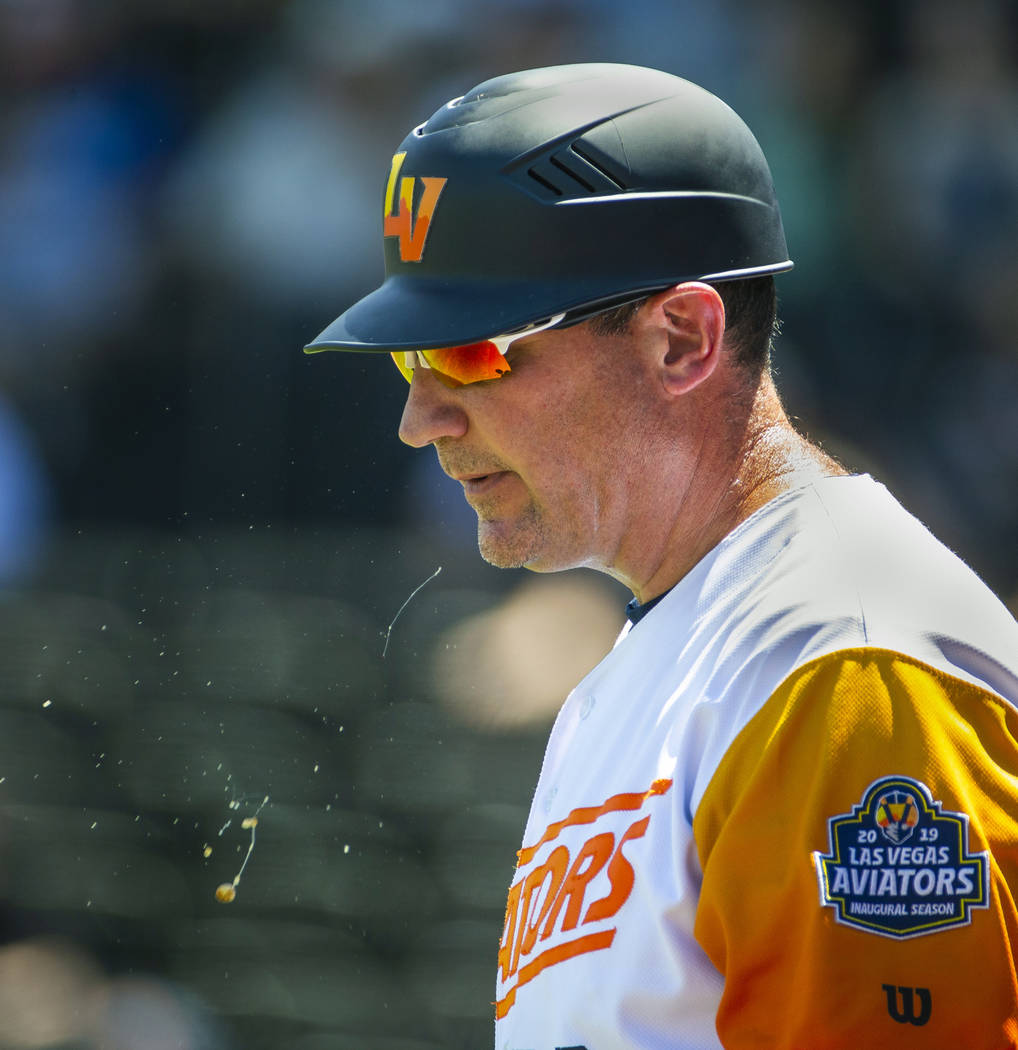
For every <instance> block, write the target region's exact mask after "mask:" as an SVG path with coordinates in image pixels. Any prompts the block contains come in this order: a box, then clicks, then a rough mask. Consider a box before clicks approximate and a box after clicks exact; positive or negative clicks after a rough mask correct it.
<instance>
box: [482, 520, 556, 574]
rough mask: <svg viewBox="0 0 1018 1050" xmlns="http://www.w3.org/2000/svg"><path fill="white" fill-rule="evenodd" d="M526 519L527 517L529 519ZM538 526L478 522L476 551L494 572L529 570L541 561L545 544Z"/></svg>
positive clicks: (507, 522) (499, 521)
mask: <svg viewBox="0 0 1018 1050" xmlns="http://www.w3.org/2000/svg"><path fill="white" fill-rule="evenodd" d="M528 518H529V516H528ZM537 525H538V522H536V521H534V520H528V521H527V522H526V523H521V522H519V521H507V520H505V519H500V520H497V521H485V520H483V519H480V518H479V519H478V521H477V549H478V550H479V551H480V554H481V557H482V558H483V559H484V560H485V561H486V562H487V563H488V564H489V565H494V566H495V568H496V569H530V568H534V563H535V562H537V561H540V559H541V551H542V549H543V547H544V544H543V543H541V542H540V540H541V530H540V529H539V528H538V527H537Z"/></svg>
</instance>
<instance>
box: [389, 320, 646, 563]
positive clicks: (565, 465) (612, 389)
mask: <svg viewBox="0 0 1018 1050" xmlns="http://www.w3.org/2000/svg"><path fill="white" fill-rule="evenodd" d="M627 351H630V352H627ZM507 358H508V360H509V363H510V365H511V368H512V371H511V372H510V373H509V374H508V375H506V376H503V377H502V378H500V379H494V380H490V381H488V382H481V383H471V384H468V385H466V386H463V387H459V388H457V389H454V390H452V389H449V388H447V387H446V386H443V385H442V384H441V383H440V382H439V380H437V379H436V378H435V377H434V375H432V374H431V373H430V372H429V371H428V370H426V369H416V370H415V372H414V378H413V383H412V384H411V389H410V394H409V396H408V398H407V403H406V408H405V410H404V412H403V419H402V422H401V424H400V430H399V434H400V438H401V440H403V441H404V442H405V443H406V444H408V445H412V446H414V447H416V448H421V447H423V446H425V445H428V444H432V445H434V446H435V450H436V451H437V453H438V459H439V462H440V464H441V466H442V469H443V470H444V471H445V472H446V473H447V474H449V475H450V476H451V477H453V478H455V479H456V480H457V481H459V482H460V483H461V484H462V485H463V492H464V496H465V497H466V500H467V502H468V503H469V504H470V505H471V507H473V509H474V511H475V512H476V513H477V535H478V546H479V547H480V552H481V556H482V557H483V558H484V559H485V560H486V561H489V562H490V563H491V564H493V565H497V566H499V567H501V568H517V567H521V566H526V567H528V568H531V569H534V570H537V571H544V572H550V571H554V570H558V569H564V568H571V567H574V566H577V565H591V566H595V567H602V568H604V567H607V566H610V565H611V564H612V563H613V561H614V558H615V556H616V555H617V553H618V547H619V544H620V543H621V541H622V538H623V534H622V525H623V519H624V511H625V509H626V494H627V489H628V487H629V486H628V485H627V478H629V477H630V476H631V475H632V473H633V470H634V466H635V464H634V463H633V462H632V460H633V457H632V455H631V454H628V453H627V454H625V455H624V454H623V452H622V449H623V448H630V449H631V444H629V445H627V442H628V441H629V439H630V438H631V437H632V435H633V432H634V428H635V429H638V428H639V426H640V421H639V419H638V418H636V413H637V405H636V391H637V389H638V386H639V376H638V362H637V360H636V359H635V357H634V356H633V354H632V353H631V348H630V347H629V345H628V340H627V337H626V336H612V337H608V336H599V335H595V334H594V333H592V332H591V330H590V326H589V324H583V325H578V326H576V327H574V328H569V329H565V330H562V331H554V330H552V331H548V332H541V333H539V334H537V335H534V336H531V337H530V338H527V339H522V340H520V341H519V342H517V343H514V344H513V346H512V347H511V349H510V350H509V352H508V354H507Z"/></svg>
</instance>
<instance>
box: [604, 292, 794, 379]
mask: <svg viewBox="0 0 1018 1050" xmlns="http://www.w3.org/2000/svg"><path fill="white" fill-rule="evenodd" d="M711 287H712V288H715V289H716V290H717V293H718V295H720V296H721V301H722V302H723V303H724V304H725V335H726V338H727V342H728V345H729V346H730V347H731V349H732V354H733V357H734V360H735V363H736V364H738V365H739V366H740V367H742V368H745V369H746V370H747V372H750V373H752V374H753V375H754V377H759V376H760V375H761V374H762V373H763V372H764V371H766V370H767V369H769V368H770V362H771V349H772V346H773V341H774V337H775V336H776V335H777V333H778V330H779V328H780V322H779V321H778V300H777V293H776V290H775V288H774V278H773V277H772V276H771V275H770V274H766V275H765V276H763V277H747V278H743V279H742V280H736V281H718V283H717V284H712V285H711ZM648 298H649V296H645V297H644V298H642V299H638V300H636V301H635V302H632V303H624V304H623V305H622V306H616V307H615V308H614V309H613V310H608V311H606V312H605V313H603V314H598V315H597V316H596V317H594V318H593V319H592V320H591V327H592V328H593V329H594V331H595V332H596V333H597V334H598V335H621V334H622V333H623V332H626V331H628V329H629V322H630V321H631V320H632V318H633V315H634V314H635V313H636V311H637V310H639V309H640V307H641V306H642V305H643V304H644V303H645V302H646V301H647V299H648Z"/></svg>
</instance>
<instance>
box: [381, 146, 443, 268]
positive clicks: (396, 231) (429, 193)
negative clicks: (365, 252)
mask: <svg viewBox="0 0 1018 1050" xmlns="http://www.w3.org/2000/svg"><path fill="white" fill-rule="evenodd" d="M405 159H406V153H397V154H396V155H395V156H394V157H393V158H392V170H391V171H390V172H389V182H388V184H387V186H386V187H385V212H384V214H383V218H382V236H383V237H398V238H399V257H400V259H402V260H403V262H420V261H421V257H422V256H423V255H424V242H425V241H426V240H427V239H428V230H429V229H430V228H431V219H432V216H433V215H434V214H435V206H436V205H437V204H438V198H439V196H441V193H442V190H443V189H444V188H445V184H446V181H447V180H446V179H437V178H426V177H422V178H421V182H422V183H423V185H424V190H423V192H422V193H421V200H420V204H419V205H418V207H417V218H416V219H414V214H413V210H414V187H415V184H416V182H417V180H416V179H415V178H413V177H408V176H404V177H403V178H402V179H399V170H400V168H401V167H402V166H403V161H404V160H405ZM397 179H399V207H398V209H397V211H396V212H395V214H393V210H392V204H393V197H394V196H395V195H396V180H397Z"/></svg>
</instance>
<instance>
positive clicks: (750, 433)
mask: <svg viewBox="0 0 1018 1050" xmlns="http://www.w3.org/2000/svg"><path fill="white" fill-rule="evenodd" d="M732 429H733V430H734V431H735V432H734V433H729V434H728V435H727V438H728V441H727V443H725V442H723V441H721V440H719V439H720V435H717V434H714V435H712V437H713V438H714V440H713V443H712V444H711V445H710V446H708V445H707V443H706V442H705V443H704V446H703V449H702V450H701V452H700V454H699V456H698V457H697V460H696V462H695V463H694V464H693V468H692V470H691V471H690V472H689V473H688V478H687V481H686V484H685V490H684V492H682V494H681V498H680V501H679V503H678V506H677V507H676V508H675V513H674V515H673V517H672V524H671V528H670V529H669V530H668V531H667V533H666V534H665V535H663V537H662V540H661V541H659V551H658V554H657V557H656V559H655V562H652V563H651V564H650V565H646V564H645V565H643V566H642V568H643V575H644V577H645V578H643V579H640V578H638V577H636V575H635V573H634V574H633V575H632V576H630V577H629V578H626V577H625V576H622V575H621V574H620V575H619V578H620V579H622V580H623V582H625V583H626V584H627V585H628V586H629V587H630V589H631V590H632V591H633V594H634V595H635V596H636V598H637V599H638V600H639V601H640V602H641V603H643V602H647V601H650V600H651V599H653V598H655V597H656V596H657V595H659V594H663V593H664V592H665V591H667V590H669V589H671V588H672V587H674V586H675V584H676V583H678V582H679V580H681V579H682V578H683V577H684V576H685V575H686V574H687V573H688V572H689V571H690V569H692V568H693V566H695V565H696V564H697V562H699V561H700V560H701V559H702V558H703V557H704V556H705V555H706V554H707V553H708V552H709V551H711V550H713V548H714V547H716V546H717V544H718V543H720V542H721V541H722V540H723V539H724V537H725V536H727V535H728V534H729V533H730V532H731V531H732V530H733V529H735V528H737V527H738V526H739V525H740V524H741V523H742V522H743V521H745V520H746V519H747V518H748V517H750V515H752V514H753V513H755V512H756V511H757V510H759V509H760V508H761V507H763V506H764V505H765V504H767V503H769V502H770V501H771V500H773V499H774V498H776V497H777V496H780V495H782V494H783V493H785V492H788V491H791V490H792V489H796V488H801V487H802V486H803V485H807V484H809V483H810V482H813V481H817V480H819V479H820V478H824V477H830V476H833V475H839V474H846V473H848V471H846V470H845V469H844V468H843V467H842V466H841V465H840V464H839V463H837V462H836V461H835V460H833V459H831V457H829V456H828V455H827V454H826V453H824V452H823V451H822V450H821V449H820V448H818V447H817V446H815V445H813V444H811V443H810V442H809V441H807V440H806V439H805V438H804V437H802V435H800V434H798V433H797V432H796V431H795V429H794V428H793V426H792V424H791V423H790V422H789V420H788V417H787V416H786V415H785V412H784V410H783V409H782V407H781V403H780V401H779V399H778V396H777V393H776V391H775V390H774V386H773V384H772V382H771V381H770V379H769V378H767V379H765V380H764V381H763V382H762V383H761V385H760V388H759V390H758V391H757V392H756V394H755V396H754V398H753V400H752V406H751V407H750V408H749V410H748V412H746V413H745V415H744V423H743V424H742V425H741V426H740V425H738V424H736V425H734V426H732ZM725 449H727V450H728V452H727V455H726V454H725V451H724V450H725ZM662 541H663V542H662ZM645 549H646V548H645Z"/></svg>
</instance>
